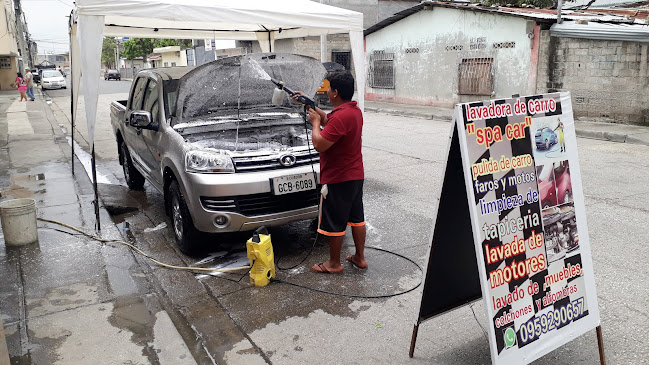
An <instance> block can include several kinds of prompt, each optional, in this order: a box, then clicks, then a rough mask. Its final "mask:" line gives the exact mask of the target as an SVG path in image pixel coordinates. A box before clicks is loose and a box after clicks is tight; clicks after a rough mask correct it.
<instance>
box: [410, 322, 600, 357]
mask: <svg viewBox="0 0 649 365" xmlns="http://www.w3.org/2000/svg"><path fill="white" fill-rule="evenodd" d="M595 332H597V347H598V348H599V363H600V364H601V365H606V355H605V354H604V336H602V326H597V328H595ZM411 357H412V356H411Z"/></svg>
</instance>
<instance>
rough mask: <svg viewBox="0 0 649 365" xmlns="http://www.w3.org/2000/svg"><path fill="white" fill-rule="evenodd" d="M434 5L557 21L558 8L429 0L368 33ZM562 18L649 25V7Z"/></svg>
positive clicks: (568, 12)
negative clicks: (516, 6)
mask: <svg viewBox="0 0 649 365" xmlns="http://www.w3.org/2000/svg"><path fill="white" fill-rule="evenodd" d="M434 7H444V8H452V9H463V10H470V11H477V12H487V13H494V14H502V15H511V16H519V17H523V18H526V19H531V20H536V21H539V22H545V23H549V24H553V23H556V22H557V9H539V8H534V7H529V8H513V7H506V6H486V5H482V4H479V3H467V2H443V1H428V0H425V1H422V2H421V3H420V4H418V5H415V6H413V7H411V8H408V9H406V10H403V11H401V12H399V13H396V14H395V15H393V16H392V17H390V18H387V19H385V20H383V21H381V22H379V23H377V24H375V25H373V26H371V27H370V28H368V29H366V30H365V32H364V34H365V35H368V34H372V33H374V32H376V31H378V30H380V29H383V28H385V27H387V26H388V25H390V24H393V23H396V22H397V21H399V20H401V19H403V18H406V17H408V16H410V15H412V14H415V13H418V12H420V11H422V10H427V9H432V8H434ZM561 18H562V19H563V20H566V21H576V20H581V21H588V22H597V23H609V24H628V25H637V26H645V27H646V25H647V24H649V9H644V8H636V9H622V8H597V9H572V10H562V11H561ZM647 41H649V40H647Z"/></svg>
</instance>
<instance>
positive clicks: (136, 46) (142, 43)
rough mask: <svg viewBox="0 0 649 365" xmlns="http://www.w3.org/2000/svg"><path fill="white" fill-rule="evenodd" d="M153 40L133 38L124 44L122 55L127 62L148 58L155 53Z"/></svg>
mask: <svg viewBox="0 0 649 365" xmlns="http://www.w3.org/2000/svg"><path fill="white" fill-rule="evenodd" d="M153 44H154V41H153V39H150V38H133V39H129V40H127V41H126V42H124V52H123V53H122V55H124V57H126V59H127V60H132V59H134V58H137V57H146V56H148V55H150V54H151V53H153V48H154V47H153Z"/></svg>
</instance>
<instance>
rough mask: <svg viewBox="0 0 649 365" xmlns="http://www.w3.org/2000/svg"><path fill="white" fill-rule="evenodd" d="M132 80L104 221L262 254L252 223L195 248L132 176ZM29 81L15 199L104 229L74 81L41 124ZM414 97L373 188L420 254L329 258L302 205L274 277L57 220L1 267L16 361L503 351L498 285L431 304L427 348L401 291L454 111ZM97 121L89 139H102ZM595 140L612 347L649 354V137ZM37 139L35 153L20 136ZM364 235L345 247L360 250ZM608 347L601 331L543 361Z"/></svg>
mask: <svg viewBox="0 0 649 365" xmlns="http://www.w3.org/2000/svg"><path fill="white" fill-rule="evenodd" d="M112 91H115V90H112ZM125 97H126V95H125V93H115V92H111V93H110V94H104V95H102V96H101V97H100V103H99V106H98V110H99V113H98V125H97V128H98V131H103V132H98V135H100V134H101V137H100V139H99V141H100V142H99V143H98V144H97V145H96V150H97V155H98V164H99V166H98V169H99V170H100V171H102V175H105V176H106V179H107V180H106V181H107V182H105V183H100V184H99V195H100V197H101V208H102V209H101V220H102V232H101V235H102V237H104V238H106V237H110V238H116V239H122V240H126V241H129V242H131V243H133V244H135V245H136V246H137V247H138V248H140V249H141V250H143V251H145V252H146V253H147V254H149V255H151V256H153V257H155V258H156V259H159V260H160V261H163V262H166V263H169V264H174V265H182V266H184V265H197V266H202V267H226V266H228V267H231V266H240V265H243V264H245V263H247V259H246V252H245V241H246V240H247V239H248V238H249V237H250V232H244V233H241V234H231V235H224V236H215V235H204V236H202V237H201V240H203V242H204V246H205V252H203V253H202V254H201V255H199V256H197V257H188V256H185V255H183V254H182V253H180V251H179V250H178V249H177V247H176V245H175V242H174V239H173V234H172V231H171V229H172V228H171V226H170V222H169V219H168V217H167V216H166V214H165V211H164V201H163V196H162V195H161V194H160V193H159V192H158V191H156V190H155V189H153V188H152V187H151V186H150V185H149V184H148V183H147V184H145V190H144V191H130V190H128V188H127V187H126V186H125V184H124V179H123V175H122V171H121V166H119V164H118V162H117V160H116V151H117V150H116V144H115V142H114V140H112V135H107V134H106V131H107V130H110V125H109V124H108V125H107V124H106V123H109V119H108V118H109V116H108V104H109V102H110V101H111V100H113V99H120V98H121V99H123V98H125ZM12 98H13V95H5V94H1V93H0V108H2V109H0V137H2V139H0V154H1V155H2V156H1V157H2V158H1V159H0V191H2V193H1V194H2V196H0V199H5V198H9V197H16V196H18V195H14V194H22V195H24V196H26V197H32V198H34V199H36V200H37V205H38V207H39V210H38V212H39V213H38V214H39V216H40V217H45V218H50V219H56V220H61V221H63V222H65V223H68V224H71V225H74V226H77V227H81V228H83V229H85V230H86V231H88V232H94V209H93V206H92V204H91V202H92V200H93V191H92V188H91V185H90V182H89V180H88V178H87V176H85V174H84V173H83V169H82V167H81V164H80V162H78V160H75V161H77V162H76V163H77V165H75V170H76V171H77V174H76V176H75V177H74V178H72V177H71V174H70V166H69V160H70V147H69V145H68V144H67V141H66V140H65V138H62V137H64V136H63V132H61V131H62V130H63V129H64V130H70V125H69V122H68V120H69V111H68V110H67V109H66V108H69V99H68V98H67V97H66V96H65V95H60V96H56V97H53V98H52V104H51V105H48V104H44V103H41V106H42V108H41V109H37V108H36V107H33V108H34V109H33V110H32V109H31V108H32V107H31V105H28V106H27V107H28V108H29V109H27V111H22V113H27V120H28V121H29V123H30V125H31V128H32V130H34V133H33V134H32V133H31V132H30V130H29V129H28V128H26V126H24V125H23V124H20V125H19V126H20V128H18V126H16V123H14V124H11V125H14V127H12V129H8V127H5V124H6V125H9V122H7V121H4V120H3V119H1V116H2V115H4V113H5V111H6V110H7V109H8V108H11V107H13V108H16V106H13V104H15V103H13V102H12ZM38 103H39V102H35V103H32V104H34V105H38ZM368 104H369V103H368ZM368 107H369V108H368V109H371V107H372V106H371V105H368ZM398 107H399V108H404V107H403V106H393V109H394V110H396V111H394V112H392V111H391V112H390V113H387V112H385V113H384V112H379V111H376V112H373V111H369V110H368V112H367V113H366V114H365V118H366V119H365V121H366V122H365V128H364V136H363V154H364V160H365V169H366V183H365V188H364V191H365V194H364V195H365V197H364V200H365V214H366V220H367V224H368V227H367V228H368V235H367V245H368V246H371V247H376V248H379V249H384V250H388V251H391V252H394V253H397V254H399V255H401V256H403V257H401V256H397V255H394V254H392V253H389V252H385V251H381V250H375V249H368V250H367V252H366V255H367V260H368V263H369V265H370V266H369V268H368V269H367V270H358V269H355V268H353V267H352V266H351V265H348V264H346V265H344V272H343V274H341V275H332V276H325V275H319V274H314V273H311V272H309V270H308V267H309V266H311V265H313V264H315V263H318V262H321V261H323V260H326V258H327V256H328V249H327V247H326V245H325V243H324V242H323V241H322V239H318V240H317V241H314V240H315V234H314V232H313V229H312V227H311V226H310V222H298V223H294V224H289V225H286V226H282V227H277V228H274V229H271V237H272V242H273V248H274V252H275V256H276V262H277V267H278V270H277V278H278V279H279V282H274V283H271V284H270V285H269V286H267V287H263V288H259V287H254V286H251V285H250V283H249V278H248V276H247V275H246V273H245V272H239V273H228V274H226V273H220V274H213V275H208V274H198V275H196V274H193V273H190V272H186V271H176V270H169V269H165V268H161V267H159V266H157V265H155V264H153V263H152V262H150V261H148V260H147V259H145V258H143V257H142V256H139V255H134V254H133V253H132V252H131V251H129V250H128V249H127V248H125V247H123V246H118V245H115V244H99V243H96V242H94V241H91V240H89V239H88V238H86V237H83V236H78V235H70V234H66V233H63V232H60V231H56V230H54V229H51V228H56V229H61V228H60V227H56V226H53V225H51V224H44V223H42V222H41V223H39V226H43V228H42V229H39V243H38V244H34V245H30V246H28V247H24V248H20V249H14V248H6V247H5V245H4V242H0V277H1V278H7V279H3V281H2V282H1V283H0V318H1V319H2V321H3V322H4V330H5V335H6V336H7V344H8V347H9V354H10V356H11V359H12V363H16V364H18V363H21V364H22V363H25V364H86V363H87V364H96V363H120V364H121V363H142V364H144V363H150V364H184V363H194V362H195V363H199V364H212V363H219V364H265V363H272V364H304V363H326V362H332V361H336V362H340V363H345V364H358V363H366V362H372V363H377V364H402V363H412V364H431V363H433V364H458V365H460V364H488V363H490V362H491V361H490V356H489V347H488V343H487V339H486V336H485V334H484V330H483V327H482V326H484V323H485V322H486V318H485V315H484V312H485V311H484V308H483V305H482V302H477V303H474V304H473V305H471V306H465V307H462V308H460V309H458V310H455V311H453V312H450V313H447V314H445V315H443V316H439V317H436V318H433V319H431V320H429V321H426V322H424V323H423V324H422V325H421V326H420V330H419V336H418V341H417V348H416V350H415V357H414V358H413V359H409V358H408V348H409V345H410V336H411V332H412V326H413V324H414V323H415V321H416V318H417V313H418V310H419V300H420V297H421V292H420V291H419V290H414V291H410V292H408V293H406V294H403V295H396V296H391V295H394V294H400V293H403V292H406V291H408V290H410V289H412V288H415V287H417V285H418V284H419V283H420V281H421V271H420V269H419V267H418V266H417V265H419V266H423V265H424V263H425V261H426V254H427V250H428V240H429V238H430V230H431V222H432V217H433V216H434V213H435V212H434V209H435V208H434V207H435V204H436V197H437V196H438V194H439V193H438V192H439V188H440V179H441V176H442V169H443V167H444V159H445V157H446V154H445V151H446V148H447V143H448V133H449V131H450V124H449V123H448V119H446V118H440V117H439V116H438V117H436V118H434V119H432V120H426V119H421V118H422V116H420V115H414V116H415V117H416V118H413V115H411V114H408V113H403V115H399V114H398V113H397V112H398ZM384 111H385V110H384ZM12 113H16V112H12ZM18 113H21V111H18ZM50 113H51V116H50ZM6 114H7V115H11V114H10V113H6ZM80 114H81V115H83V114H82V112H81V111H80ZM48 116H50V119H49V120H48ZM7 119H10V118H9V117H7ZM46 123H49V125H50V129H49V133H50V134H49V136H47V133H45V132H46V131H48V129H47V124H46ZM84 123H85V122H81V123H80V124H81V125H82V124H84ZM61 127H63V129H61ZM83 130H84V128H83V127H80V128H79V130H78V131H79V132H81V133H80V135H78V136H77V137H76V139H77V142H78V143H79V146H80V147H81V148H82V149H85V148H87V144H85V140H86V138H85V137H84V135H83ZM7 131H18V132H20V133H18V132H12V133H7ZM37 131H40V132H43V133H40V134H38V133H36V132H37ZM14 133H17V134H15V135H14ZM110 133H112V132H110ZM620 133H622V132H620ZM636 134H637V133H636ZM5 136H8V139H7V138H5ZM4 141H8V143H7V144H6V145H5V144H4V143H5V142H4ZM626 142H628V141H626ZM578 143H579V153H580V164H581V170H582V178H583V182H584V193H585V196H586V206H587V208H586V209H587V214H588V221H589V231H590V232H589V233H590V236H591V245H592V246H593V248H592V250H593V261H594V264H595V270H596V272H595V278H596V281H597V285H598V288H597V289H598V296H599V300H600V307H601V308H600V309H601V311H602V327H603V331H604V336H605V345H606V349H607V356H608V360H609V363H612V364H636V363H640V364H641V363H642V361H643V360H642V359H648V358H649V349H647V347H646V343H649V336H648V335H647V333H646V331H645V329H646V328H647V326H648V325H649V317H647V311H646V305H647V303H646V298H648V297H649V289H648V288H647V287H646V285H644V284H643V283H646V282H647V280H649V276H647V272H646V270H644V267H645V266H646V265H645V263H646V262H647V260H649V256H648V254H647V251H646V250H644V248H643V244H644V242H646V241H647V240H649V236H648V234H647V232H646V231H645V230H644V228H643V226H644V224H643V222H645V221H646V220H647V219H649V211H648V210H647V208H646V207H647V206H649V196H647V189H646V177H647V176H649V162H647V161H649V147H646V146H643V145H635V144H630V143H612V142H608V141H598V140H591V139H584V138H580V139H579V140H578ZM28 144H31V147H30V145H28ZM36 148H39V150H38V153H34V155H35V156H34V157H33V159H32V158H29V156H25V155H23V154H21V153H20V151H21V149H22V150H23V151H31V150H32V149H36ZM14 150H15V151H14ZM77 152H79V154H81V152H80V151H77ZM86 152H87V151H86ZM12 156H13V157H12ZM5 157H6V158H5ZM83 158H84V157H81V159H83ZM164 223H166V226H165V224H164ZM46 226H47V227H50V228H45V227H46ZM62 230H63V231H68V230H66V229H62ZM347 236H348V237H346V239H345V243H344V244H345V247H344V249H343V250H344V254H345V253H351V252H352V251H353V243H352V241H351V237H349V236H350V235H347ZM631 237H633V239H631ZM311 251H312V252H311ZM305 257H306V260H305V261H304V262H302V260H303V259H304V258H305ZM404 257H405V258H407V259H405V258H404ZM408 259H410V260H412V261H414V262H415V263H416V264H413V262H411V261H409V260H408ZM293 266H294V267H293ZM99 334H101V335H99ZM0 350H1V349H0ZM0 355H1V353H0ZM597 361H598V352H597V345H596V341H595V334H594V331H593V333H591V334H587V335H584V336H581V337H579V338H577V339H575V340H574V341H572V342H570V343H569V344H567V345H566V346H563V347H562V348H560V349H559V350H557V351H554V352H552V353H551V354H548V355H547V356H545V357H543V358H541V359H539V360H537V361H536V362H535V364H593V363H596V362H597Z"/></svg>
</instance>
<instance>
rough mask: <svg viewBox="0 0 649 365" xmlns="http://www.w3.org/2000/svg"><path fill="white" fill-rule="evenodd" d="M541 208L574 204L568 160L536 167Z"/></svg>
mask: <svg viewBox="0 0 649 365" xmlns="http://www.w3.org/2000/svg"><path fill="white" fill-rule="evenodd" d="M536 179H537V182H538V186H539V201H540V202H541V208H543V209H546V208H550V207H554V206H557V205H560V204H565V203H570V202H572V182H571V179H570V168H569V164H568V160H564V161H561V162H555V163H547V164H545V165H539V166H536Z"/></svg>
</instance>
